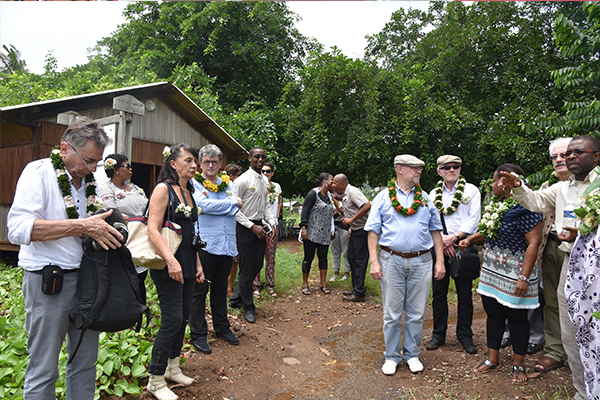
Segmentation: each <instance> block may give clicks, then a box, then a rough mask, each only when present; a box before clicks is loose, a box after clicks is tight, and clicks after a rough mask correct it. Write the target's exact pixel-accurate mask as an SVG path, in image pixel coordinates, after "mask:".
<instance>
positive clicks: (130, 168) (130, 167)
mask: <svg viewBox="0 0 600 400" xmlns="http://www.w3.org/2000/svg"><path fill="white" fill-rule="evenodd" d="M119 168H127V169H128V170H130V171H131V170H132V169H133V167H132V166H131V163H127V164H123V165H119Z"/></svg>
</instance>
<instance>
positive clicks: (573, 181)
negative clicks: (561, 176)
mask: <svg viewBox="0 0 600 400" xmlns="http://www.w3.org/2000/svg"><path fill="white" fill-rule="evenodd" d="M597 169H598V167H597V166H596V167H594V169H592V170H591V171H590V172H589V173H588V174H587V176H586V177H585V179H584V180H582V181H578V180H576V179H575V175H571V176H570V177H569V179H568V182H569V186H572V185H576V184H577V182H579V183H589V182H593V181H594V180H595V179H596V178H597V177H598V172H597V171H596V170H597Z"/></svg>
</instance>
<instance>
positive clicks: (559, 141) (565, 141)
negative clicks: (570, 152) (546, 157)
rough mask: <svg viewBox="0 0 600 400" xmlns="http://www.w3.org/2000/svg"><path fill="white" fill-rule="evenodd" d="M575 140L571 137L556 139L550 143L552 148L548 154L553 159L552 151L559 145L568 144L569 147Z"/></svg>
mask: <svg viewBox="0 0 600 400" xmlns="http://www.w3.org/2000/svg"><path fill="white" fill-rule="evenodd" d="M572 139H573V138H570V137H561V138H558V139H554V140H551V141H550V146H548V152H549V153H550V157H552V150H554V147H555V146H556V145H557V144H566V145H567V146H568V145H569V143H571V140H572Z"/></svg>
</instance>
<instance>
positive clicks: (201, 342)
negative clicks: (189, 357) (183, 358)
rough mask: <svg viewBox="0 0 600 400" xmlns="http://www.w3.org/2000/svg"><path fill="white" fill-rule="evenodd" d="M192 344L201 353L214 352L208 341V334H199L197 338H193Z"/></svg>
mask: <svg viewBox="0 0 600 400" xmlns="http://www.w3.org/2000/svg"><path fill="white" fill-rule="evenodd" d="M192 344H193V345H194V347H195V348H196V350H198V351H199V352H201V353H204V354H210V353H212V349H211V348H210V345H209V344H208V342H207V341H206V336H198V337H197V338H196V339H194V340H192Z"/></svg>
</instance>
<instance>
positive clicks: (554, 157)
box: [550, 153, 563, 161]
mask: <svg viewBox="0 0 600 400" xmlns="http://www.w3.org/2000/svg"><path fill="white" fill-rule="evenodd" d="M562 155H563V153H560V154H552V155H551V156H550V158H551V159H552V161H556V160H558V157H562Z"/></svg>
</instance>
